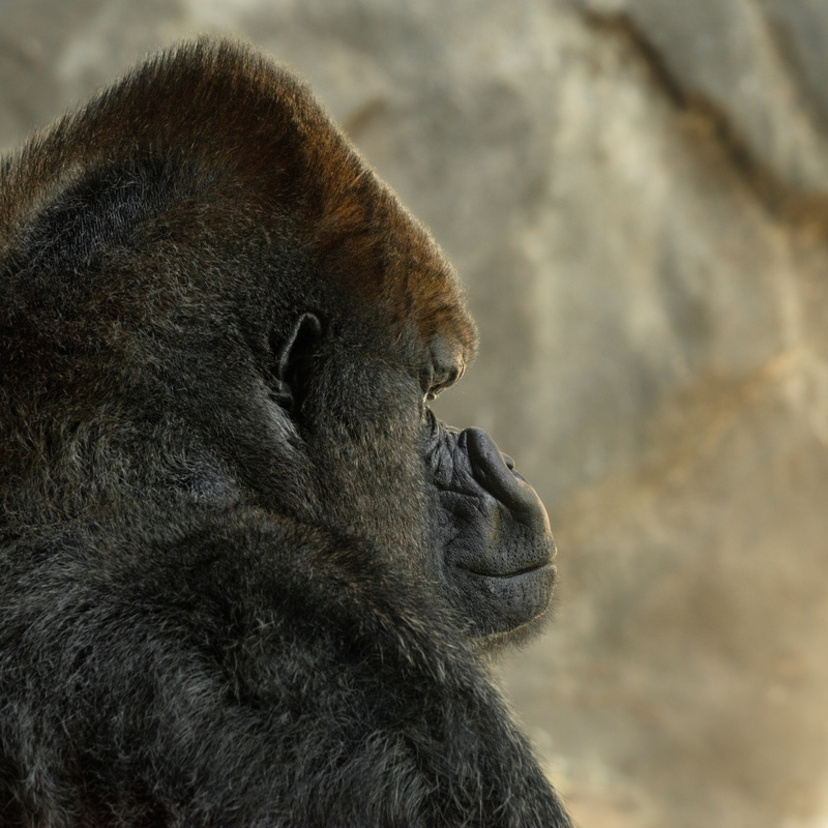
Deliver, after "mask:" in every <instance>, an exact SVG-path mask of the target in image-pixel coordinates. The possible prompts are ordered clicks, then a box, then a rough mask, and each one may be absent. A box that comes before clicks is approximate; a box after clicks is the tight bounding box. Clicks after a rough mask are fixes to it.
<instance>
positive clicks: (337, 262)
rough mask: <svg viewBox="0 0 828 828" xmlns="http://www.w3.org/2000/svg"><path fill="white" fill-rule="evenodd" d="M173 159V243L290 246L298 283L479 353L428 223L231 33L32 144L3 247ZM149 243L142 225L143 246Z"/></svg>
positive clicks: (178, 56)
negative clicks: (44, 218) (47, 213)
mask: <svg viewBox="0 0 828 828" xmlns="http://www.w3.org/2000/svg"><path fill="white" fill-rule="evenodd" d="M171 159H172V160H173V162H174V164H175V165H176V166H177V167H178V168H180V169H181V168H183V170H184V172H183V174H182V175H181V176H179V178H178V180H176V181H175V182H174V184H173V185H172V186H173V188H174V192H168V193H166V198H167V201H166V203H167V204H169V205H171V206H174V215H173V216H172V222H173V224H174V228H175V230H174V237H175V244H176V248H177V249H178V250H181V249H186V253H187V255H194V257H195V258H196V259H198V258H202V257H206V258H207V259H208V260H209V257H210V253H211V252H212V251H211V248H215V247H216V246H220V247H221V249H222V253H223V254H229V253H231V251H228V250H227V248H228V244H229V245H230V247H231V249H232V246H233V245H236V246H240V247H242V248H243V247H244V246H245V244H244V243H242V244H240V243H239V240H241V239H244V240H245V241H246V243H247V244H248V245H253V244H256V245H259V246H263V245H276V246H278V245H280V244H282V245H283V246H285V247H287V246H290V248H291V255H293V256H297V257H298V258H299V261H300V267H301V271H302V274H301V275H302V281H301V282H300V286H299V290H300V291H301V292H303V294H304V295H308V294H309V295H311V296H313V295H315V294H317V293H318V292H320V291H322V292H328V291H336V292H337V293H339V294H340V295H342V296H345V297H347V298H348V301H355V302H357V303H358V304H359V305H360V307H361V313H365V312H366V311H367V310H370V311H371V312H374V313H376V314H377V315H378V318H377V320H376V321H377V323H378V324H379V325H380V326H381V327H383V328H387V327H388V326H390V329H391V330H393V331H394V335H393V336H392V338H391V340H390V341H391V342H393V341H394V340H397V341H399V339H400V336H401V335H405V336H407V337H410V336H411V335H412V334H414V335H415V336H416V337H417V338H419V339H420V341H421V342H423V341H428V340H430V339H432V338H433V337H435V336H437V335H438V334H440V333H443V332H445V333H450V334H451V337H452V338H453V339H455V340H458V341H457V348H458V351H459V355H460V356H461V358H462V359H463V360H464V361H468V360H469V359H470V358H471V356H472V353H473V351H474V348H475V332H474V326H473V323H472V321H471V319H470V318H469V317H468V315H467V314H466V313H465V311H464V309H463V304H462V302H461V301H460V293H459V288H458V284H457V280H456V277H455V275H454V273H453V271H452V268H451V267H450V265H449V264H448V263H447V262H446V261H445V259H444V258H443V256H442V254H441V252H440V250H439V248H438V247H437V246H436V244H435V243H434V241H433V240H432V238H431V237H430V235H429V234H428V232H427V231H426V230H425V229H424V228H423V227H422V226H421V225H420V224H419V223H418V222H417V221H416V220H414V219H413V218H412V217H411V216H410V215H409V214H408V213H407V211H405V210H404V208H402V206H401V205H400V204H399V202H398V201H397V199H396V198H395V197H394V195H393V194H392V193H391V192H390V191H389V189H388V187H387V186H386V185H385V184H384V183H383V182H382V181H380V180H379V179H378V178H377V176H376V175H375V174H374V172H373V171H372V170H371V168H370V167H368V165H366V164H365V163H364V161H363V160H362V159H361V158H360V156H359V155H358V154H357V152H356V151H355V150H354V149H353V148H352V147H351V145H350V144H349V142H348V141H347V140H346V139H345V138H344V136H343V135H342V133H341V132H340V131H339V130H338V129H337V128H336V127H335V126H334V125H333V124H332V122H331V121H330V120H329V119H328V117H327V116H326V114H325V113H324V112H323V110H322V109H321V108H320V106H319V105H318V104H317V102H316V101H315V100H314V98H313V96H312V95H311V93H310V91H309V90H308V89H307V88H306V87H305V86H304V85H303V84H302V83H300V82H299V81H298V80H297V79H296V78H295V77H294V76H293V75H291V74H290V73H289V72H287V71H286V70H284V69H282V68H279V67H276V66H274V65H273V64H271V63H269V62H268V61H266V60H264V59H263V58H261V57H259V56H257V55H255V54H253V53H251V52H249V51H248V50H246V49H245V48H242V47H241V46H239V45H238V44H235V43H231V42H228V41H220V42H218V43H214V42H212V41H208V40H200V41H198V42H196V43H194V44H191V45H186V46H182V47H181V48H179V49H178V50H176V51H173V52H169V53H166V54H163V55H161V56H160V57H158V58H156V59H154V60H153V61H151V62H149V63H147V64H146V65H144V66H143V67H141V68H140V69H139V70H138V71H137V72H135V73H133V74H131V75H129V76H127V77H126V78H125V79H124V80H123V81H122V82H121V83H120V84H118V85H115V86H114V87H112V88H111V89H109V90H108V91H106V92H105V93H103V94H102V95H100V96H99V97H97V98H95V99H94V100H93V101H92V102H91V103H90V104H89V105H88V106H87V107H86V108H85V109H84V110H82V111H81V112H80V113H78V114H76V115H73V116H69V117H67V118H64V119H63V120H61V121H60V122H59V123H58V124H57V125H56V126H55V127H54V128H52V129H51V130H50V131H48V132H46V133H44V134H43V135H41V136H40V137H38V138H36V139H35V140H34V141H33V142H31V143H30V144H29V145H28V146H27V147H26V148H25V149H24V150H23V152H22V154H21V155H20V156H19V157H18V158H17V159H16V160H15V161H13V162H12V163H11V164H10V165H8V166H7V167H6V169H5V171H4V174H3V176H2V179H1V180H0V193H2V195H1V196H0V228H2V230H0V232H2V234H3V235H2V237H0V251H2V250H5V251H10V250H15V249H17V248H19V246H20V245H21V243H22V244H23V246H24V247H25V235H26V231H27V227H28V226H29V225H30V223H31V222H32V220H33V219H36V217H37V216H38V214H39V213H40V212H42V211H43V210H44V209H46V210H48V209H49V207H50V205H52V204H54V202H55V201H56V200H58V201H59V200H60V198H61V194H62V193H66V192H69V191H71V190H72V189H73V188H76V187H78V186H82V183H83V181H84V180H88V179H89V178H90V177H93V176H94V175H96V174H97V172H98V171H104V170H106V169H109V168H115V167H119V166H123V165H127V166H134V165H136V164H137V165H141V164H147V165H151V164H160V165H167V166H169V165H170V162H171ZM164 203H165V202H164V199H163V198H162V199H161V204H159V207H160V208H161V211H160V212H161V215H159V216H156V217H155V218H154V223H155V224H161V223H163V220H164V217H163V207H164ZM228 222H229V223H230V224H231V225H232V224H233V223H237V224H238V227H237V228H233V227H232V226H230V227H228ZM234 230H235V231H236V232H234ZM162 235H163V234H162ZM119 241H122V240H119ZM149 241H151V239H149V238H148V237H147V235H144V236H143V237H142V239H141V249H140V255H141V256H142V258H143V259H144V260H146V259H148V258H150V257H151V254H152V250H151V249H148V242H149ZM158 241H159V243H163V242H164V241H165V240H164V239H163V238H162V237H160V236H159V239H158ZM93 243H94V241H93V240H90V244H93ZM126 243H127V244H128V240H126ZM194 248H196V249H194ZM90 254H91V251H90ZM148 266H150V267H151V264H149V265H148ZM215 275H217V274H214V276H215ZM259 275H260V276H264V274H259ZM121 287H122V290H123V291H124V292H125V293H127V294H128V293H129V291H130V286H129V285H122V286H121ZM217 287H218V286H217V285H211V286H210V289H211V290H214V289H216V288H217ZM170 289H173V287H172V286H170ZM174 289H175V290H177V291H180V292H181V293H183V294H186V291H187V286H184V285H180V284H179V285H176V286H175V288H174ZM233 289H234V290H236V287H235V286H234V288H233ZM24 290H25V288H24ZM12 291H13V292H14V288H12ZM290 299H292V297H290ZM290 299H289V300H288V302H287V304H290ZM14 304H15V303H14V300H13V301H12V306H14ZM101 310H103V309H101V308H100V307H98V308H96V311H97V312H101ZM153 313H155V309H153ZM387 344H388V343H386V345H387ZM412 344H413V343H412Z"/></svg>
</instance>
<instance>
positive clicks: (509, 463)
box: [500, 451, 515, 471]
mask: <svg viewBox="0 0 828 828" xmlns="http://www.w3.org/2000/svg"><path fill="white" fill-rule="evenodd" d="M500 456H501V457H502V458H503V462H504V463H505V464H506V468H507V469H509V471H514V470H515V461H514V460H513V459H512V458H511V457H509V455H508V454H504V453H503V452H502V451H501V452H500Z"/></svg>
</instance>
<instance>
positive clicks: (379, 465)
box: [0, 40, 571, 828]
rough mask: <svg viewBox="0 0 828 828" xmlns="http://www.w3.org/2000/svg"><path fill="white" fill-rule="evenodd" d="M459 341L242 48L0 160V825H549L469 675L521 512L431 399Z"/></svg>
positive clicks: (448, 294)
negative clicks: (445, 422) (432, 407)
mask: <svg viewBox="0 0 828 828" xmlns="http://www.w3.org/2000/svg"><path fill="white" fill-rule="evenodd" d="M476 347H477V334H476V328H475V325H474V322H473V320H472V319H471V316H470V315H469V313H468V311H467V309H466V307H465V304H464V301H463V294H462V289H461V287H460V284H459V281H458V279H457V276H456V274H455V272H454V270H453V269H452V267H451V265H450V264H449V263H448V262H447V261H446V259H445V257H444V255H443V253H442V251H441V250H440V248H439V247H438V246H437V244H436V243H435V242H434V240H433V238H432V237H431V235H430V234H429V233H428V231H427V230H425V228H423V227H422V225H420V224H419V223H418V222H417V221H416V220H415V219H414V218H412V217H411V215H410V214H409V213H408V212H407V211H406V210H405V209H404V208H403V207H402V205H401V204H400V203H399V201H398V199H397V197H396V196H395V195H394V193H393V192H392V191H391V190H390V189H389V188H388V186H387V185H385V184H384V183H383V182H382V181H381V180H380V179H379V178H378V177H377V176H376V174H375V173H374V172H373V170H372V169H371V168H370V167H368V166H367V164H366V163H365V161H364V160H363V159H362V158H361V156H360V155H359V154H358V153H357V152H356V151H355V150H354V149H353V148H352V146H351V145H350V143H349V142H348V140H347V139H346V138H345V137H344V135H343V134H342V133H341V132H340V131H339V129H337V127H336V126H334V125H333V124H332V123H331V121H330V120H329V118H328V116H327V115H326V114H325V113H324V111H323V110H322V108H321V107H320V106H319V104H318V103H317V102H316V101H315V99H314V97H313V95H312V94H311V93H310V91H309V90H308V89H307V88H306V87H305V86H304V85H303V84H302V83H301V82H300V81H298V80H297V79H296V78H295V77H294V76H293V75H292V74H291V73H290V72H288V71H287V70H286V69H284V68H282V67H279V66H277V65H274V64H272V63H271V62H269V61H268V60H267V59H265V58H264V57H262V56H260V55H257V54H255V53H253V52H251V51H250V50H248V49H246V48H244V47H242V46H240V45H238V44H235V43H231V42H226V41H218V42H214V41H211V40H200V41H197V42H195V43H191V44H185V45H183V46H181V47H179V48H176V49H172V50H170V51H168V52H165V53H162V54H161V55H158V56H157V57H155V58H151V59H150V60H148V61H147V62H145V63H144V64H142V65H140V66H138V67H137V68H136V69H135V70H134V71H133V72H131V73H130V74H129V75H127V76H126V77H125V78H124V79H123V80H121V81H119V82H118V83H116V84H114V85H113V86H111V87H110V88H108V89H107V90H105V91H104V92H102V93H101V94H100V95H98V96H97V97H95V98H94V99H93V100H91V101H90V102H89V103H88V104H87V105H86V106H84V107H82V108H81V109H79V110H78V111H76V112H73V113H70V114H68V115H67V116H65V117H63V118H62V119H60V120H59V121H58V122H57V123H56V124H54V125H53V126H52V127H51V128H50V129H48V130H45V131H43V132H41V133H39V134H38V135H36V136H35V137H34V138H33V139H32V140H31V141H30V142H29V143H28V144H27V145H26V146H25V147H24V148H23V149H22V150H21V151H19V152H17V153H15V154H13V155H10V156H9V157H8V158H5V159H3V160H2V161H0V825H2V826H3V828H29V827H30V826H33V825H42V826H61V828H92V826H94V827H95V828H115V826H118V828H138V827H139V826H140V827H141V828H166V827H167V826H170V828H172V826H184V825H186V826H192V827H193V828H207V826H228V828H236V827H238V828H252V826H268V827H269V828H289V827H291V828H296V827H297V826H301V828H312V826H334V825H335V826H338V828H436V827H437V826H458V828H459V826H464V828H526V826H545V828H571V822H570V820H569V817H568V816H567V815H566V812H565V810H564V808H563V805H562V804H561V801H560V799H559V797H558V795H557V794H556V792H555V790H554V789H553V787H552V786H551V785H550V784H549V781H548V780H547V779H546V777H545V775H544V773H543V771H542V769H541V767H540V765H539V763H538V761H537V760H536V758H535V755H534V753H533V750H532V748H531V746H530V745H529V744H528V743H527V741H526V739H525V737H524V736H523V735H522V734H521V733H520V731H519V729H518V728H517V727H516V725H515V723H514V722H513V721H512V718H511V716H510V714H509V712H508V709H507V706H506V704H505V703H504V700H503V699H502V697H501V696H500V694H499V692H498V690H497V689H496V687H495V686H494V685H493V683H492V681H491V679H490V674H489V671H488V665H487V664H486V663H485V660H486V658H487V657H488V655H489V654H490V653H492V652H494V651H495V650H496V649H498V648H500V647H501V645H505V644H508V643H510V642H515V641H516V640H523V638H524V637H525V636H526V635H528V634H530V633H531V632H533V631H535V630H536V629H537V628H538V626H539V624H540V622H541V621H542V619H543V618H544V616H545V615H547V614H548V613H547V607H548V605H549V600H550V596H551V593H552V588H553V584H554V580H555V567H554V566H553V564H552V560H553V558H554V555H555V545H554V543H553V541H552V536H551V534H550V530H549V522H548V520H547V516H546V512H545V510H544V508H543V505H542V504H541V502H540V500H539V499H538V496H537V495H536V494H535V492H534V490H533V489H532V488H531V486H529V484H528V483H526V481H525V480H524V479H523V478H522V477H521V476H520V474H518V472H517V471H515V468H514V463H513V462H512V460H511V459H510V458H509V457H507V456H506V455H503V454H501V453H500V451H499V450H498V448H497V446H495V444H494V443H493V442H492V440H491V439H490V438H489V437H488V436H487V435H486V434H484V433H483V432H482V431H479V430H478V429H474V428H469V429H466V430H465V431H459V430H457V429H454V428H451V427H448V426H445V425H443V424H442V423H440V422H438V421H437V419H436V417H435V416H434V415H433V414H432V413H431V411H430V409H429V407H428V403H429V402H430V401H431V400H433V399H434V398H435V397H436V396H437V395H438V394H439V393H440V392H442V391H443V390H445V389H446V388H448V387H449V386H451V385H453V384H454V383H455V382H457V381H458V380H459V378H460V376H461V375H462V374H463V372H464V370H465V368H466V366H467V365H468V364H469V363H470V362H471V360H472V358H473V356H474V354H475V351H476Z"/></svg>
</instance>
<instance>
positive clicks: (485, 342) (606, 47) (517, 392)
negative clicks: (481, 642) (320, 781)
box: [0, 0, 828, 828]
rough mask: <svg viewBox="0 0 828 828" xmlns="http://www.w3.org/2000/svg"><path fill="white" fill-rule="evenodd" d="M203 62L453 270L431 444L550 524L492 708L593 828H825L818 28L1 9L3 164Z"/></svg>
mask: <svg viewBox="0 0 828 828" xmlns="http://www.w3.org/2000/svg"><path fill="white" fill-rule="evenodd" d="M202 32H212V33H225V34H231V35H237V36H241V37H244V38H248V39H250V40H252V41H253V43H255V44H257V45H258V46H260V47H261V48H262V49H264V50H265V51H267V52H268V53H270V54H272V55H273V56H274V57H275V58H277V59H278V60H281V61H285V62H287V63H289V64H291V65H292V66H293V67H294V68H295V69H297V70H298V71H299V72H300V73H301V74H302V75H304V76H305V77H306V78H307V79H308V80H309V81H310V82H311V84H312V85H313V87H314V89H315V90H316V92H317V94H318V96H319V97H320V98H321V100H322V101H323V103H324V104H325V105H326V106H327V107H328V108H329V110H330V111H331V112H332V113H333V115H334V117H335V118H336V119H337V120H338V121H339V123H340V124H341V125H342V126H343V127H344V128H345V130H346V131H347V132H348V133H349V134H350V135H351V137H352V138H353V140H354V142H355V143H356V144H357V146H358V147H359V148H360V149H361V151H362V152H363V154H364V155H365V156H366V157H367V158H368V160H369V161H370V162H371V163H373V164H374V165H375V166H376V168H377V170H378V171H379V173H380V175H381V176H382V177H384V178H385V179H386V180H387V181H388V182H389V183H390V184H391V185H392V186H393V187H394V188H395V189H396V190H397V191H398V193H399V194H400V196H401V198H402V200H403V202H404V203H405V204H406V205H407V206H408V207H409V208H411V210H412V211H413V212H414V213H415V214H416V215H417V216H419V217H420V218H421V219H422V220H424V221H425V222H426V223H427V224H428V225H430V226H431V228H432V229H433V231H434V234H435V235H436V237H437V238H438V240H439V241H440V243H441V244H442V245H443V247H444V248H445V250H446V251H447V253H448V255H449V256H450V258H451V259H452V260H453V261H454V263H455V264H456V265H457V267H458V269H459V271H460V273H461V275H462V277H463V279H464V281H465V283H466V285H467V287H468V294H469V301H470V304H471V307H472V310H473V312H474V314H475V316H476V317H477V320H478V322H479V325H480V329H481V334H482V347H481V350H480V356H479V358H478V362H477V364H476V365H475V366H474V367H473V369H472V370H471V371H470V372H469V373H468V374H467V376H466V378H465V379H464V381H463V382H462V383H461V385H460V386H459V387H458V388H457V389H454V390H453V391H452V392H451V393H449V394H447V395H445V398H444V399H441V400H440V402H439V406H438V412H439V414H440V415H441V416H442V417H443V418H444V419H446V420H448V421H450V422H453V423H455V424H457V425H477V426H481V427H483V428H485V429H487V430H488V431H490V433H491V434H492V435H493V436H494V437H495V439H496V440H497V441H498V443H499V445H500V446H501V448H502V449H503V450H504V451H507V452H509V453H510V454H512V455H513V456H514V457H515V458H516V459H517V461H518V465H519V468H520V469H521V471H522V472H523V473H524V474H525V475H526V477H528V478H529V479H530V480H531V481H532V482H533V483H534V484H535V486H536V487H537V488H538V490H539V492H540V493H541V496H542V497H543V499H544V501H545V503H546V504H547V507H548V510H549V514H550V518H551V521H552V526H553V529H554V530H555V532H556V536H557V539H558V544H559V548H560V554H559V571H560V574H561V586H560V589H559V595H558V604H557V612H556V615H557V617H556V620H555V623H554V624H553V625H552V626H551V627H550V628H549V630H548V632H547V633H546V634H545V635H544V636H543V637H541V638H540V639H538V640H537V641H535V642H534V643H533V644H532V645H531V646H530V647H528V648H527V649H526V650H525V651H524V652H522V653H520V654H517V655H514V656H512V657H510V659H509V660H508V661H507V662H506V663H505V664H504V665H503V667H502V676H503V683H504V687H505V691H506V693H507V694H508V696H509V698H510V699H511V700H512V704H513V706H514V709H515V711H516V715H517V716H518V717H519V718H520V719H521V720H522V721H523V723H524V725H525V727H526V729H527V731H528V732H529V733H530V735H531V737H532V739H533V740H534V742H535V744H536V746H537V748H538V751H539V752H540V754H541V755H542V756H543V758H544V761H545V762H546V764H547V766H548V769H549V773H550V776H551V777H552V779H553V780H555V782H556V784H557V785H558V786H559V788H560V789H561V790H562V791H563V793H564V795H565V797H566V799H567V801H568V803H569V807H570V808H571V810H572V813H573V815H574V816H575V817H576V819H577V820H578V822H579V823H580V824H581V825H582V826H583V828H701V826H705V828H709V827H710V826H725V827H726V828H821V827H822V828H824V826H828V658H826V655H828V588H826V583H825V582H826V575H828V325H827V324H826V314H828V3H825V2H824V0H693V2H686V0H510V2H505V1H504V0H304V1H303V2H302V1H301V0H142V2H137V0H0V147H2V148H4V149H9V148H11V147H12V146H13V145H15V144H16V143H18V142H20V141H21V140H22V139H23V138H24V136H26V135H27V134H28V133H29V132H30V131H31V130H32V129H33V128H35V127H37V126H42V125H46V124H48V123H49V121H51V120H52V119H53V118H54V117H55V116H56V115H58V114H59V113H60V112H61V111H62V110H63V109H64V108H65V107H67V106H68V105H70V104H72V103H73V102H75V101H76V100H78V99H80V98H83V97H85V96H87V95H88V94H89V93H90V92H91V91H92V90H94V89H96V88H98V87H100V86H101V85H103V84H105V83H107V82H109V81H110V80H112V79H113V78H114V77H115V76H117V75H119V74H120V73H122V72H123V71H124V70H125V69H126V68H127V67H128V66H129V65H130V64H132V63H133V62H134V61H136V60H137V59H139V58H141V57H142V56H143V55H144V54H145V53H146V52H147V51H152V50H156V49H158V48H160V47H162V46H164V45H166V44H169V43H170V42H172V41H175V40H177V39H180V38H183V37H188V36H192V35H194V34H197V33H202Z"/></svg>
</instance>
